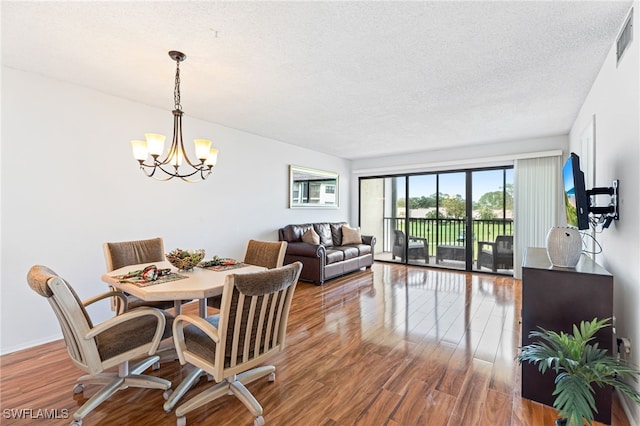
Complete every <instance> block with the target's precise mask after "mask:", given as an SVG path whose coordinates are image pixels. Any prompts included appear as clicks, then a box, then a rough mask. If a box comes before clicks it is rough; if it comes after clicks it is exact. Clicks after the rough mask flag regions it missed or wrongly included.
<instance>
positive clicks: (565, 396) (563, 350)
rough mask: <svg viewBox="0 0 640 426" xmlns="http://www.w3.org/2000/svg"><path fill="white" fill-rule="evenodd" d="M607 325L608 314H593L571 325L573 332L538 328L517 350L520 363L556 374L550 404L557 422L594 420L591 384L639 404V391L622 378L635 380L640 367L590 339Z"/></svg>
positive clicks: (578, 424)
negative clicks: (600, 316) (614, 390)
mask: <svg viewBox="0 0 640 426" xmlns="http://www.w3.org/2000/svg"><path fill="white" fill-rule="evenodd" d="M608 326H609V319H608V318H606V319H602V320H598V319H597V318H594V319H593V321H582V322H581V323H580V326H579V327H578V326H576V325H574V326H573V335H571V334H567V333H564V332H560V333H556V332H555V331H549V330H545V329H543V328H540V331H532V332H531V333H530V334H529V337H532V338H536V339H538V341H537V342H536V343H532V344H530V345H527V346H524V347H523V348H522V349H521V350H520V354H519V355H518V362H519V363H523V362H525V361H526V362H529V363H531V364H534V365H535V364H537V365H538V369H539V370H540V372H541V373H544V372H545V371H547V370H548V369H549V370H553V371H554V372H555V374H556V378H555V384H556V387H555V390H554V391H553V395H554V396H555V401H554V402H553V407H554V408H555V409H556V410H558V412H559V416H560V419H558V420H557V421H556V425H558V426H559V425H568V426H582V425H583V424H584V420H586V421H587V422H588V423H589V424H590V425H591V424H593V417H594V412H596V406H595V399H594V394H595V390H594V385H597V386H599V387H604V386H613V387H614V388H617V389H618V390H620V391H621V392H622V393H623V394H625V395H627V396H628V397H629V398H631V399H632V400H633V401H634V402H635V403H636V404H640V393H638V392H637V391H636V390H635V389H634V388H633V386H632V385H630V384H629V383H627V382H626V381H624V380H625V379H631V380H632V381H633V382H637V381H638V376H640V371H638V370H636V369H634V368H633V367H631V366H628V365H626V364H624V363H622V362H621V361H620V360H618V359H617V358H615V357H613V356H611V355H609V354H608V353H607V350H606V349H600V348H599V347H598V344H597V343H590V342H591V341H592V340H593V338H594V335H595V334H596V333H597V332H598V330H600V329H602V328H604V327H608Z"/></svg>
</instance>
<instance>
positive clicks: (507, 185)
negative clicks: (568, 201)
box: [360, 168, 513, 274]
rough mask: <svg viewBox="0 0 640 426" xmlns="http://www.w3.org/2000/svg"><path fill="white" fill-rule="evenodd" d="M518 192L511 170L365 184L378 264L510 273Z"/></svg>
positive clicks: (365, 221) (364, 206) (366, 219)
mask: <svg viewBox="0 0 640 426" xmlns="http://www.w3.org/2000/svg"><path fill="white" fill-rule="evenodd" d="M512 187H513V169H511V168H500V169H490V170H465V171H451V172H439V173H423V174H412V175H399V176H387V177H370V178H360V226H361V228H362V232H363V233H365V234H372V235H375V236H376V237H377V240H378V243H377V244H376V253H375V258H376V260H382V261H390V262H399V263H405V264H410V265H425V266H432V267H443V268H449V269H460V270H468V271H471V270H482V271H487V272H489V271H491V272H495V273H505V274H511V273H512V269H513V263H512V262H509V261H508V258H509V252H508V251H509V250H510V247H509V245H510V241H512V240H513V213H512V212H513V194H512ZM511 244H512V243H511ZM512 256H513V255H512V254H511V257H512Z"/></svg>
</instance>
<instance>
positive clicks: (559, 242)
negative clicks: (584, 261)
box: [547, 226, 582, 268]
mask: <svg viewBox="0 0 640 426" xmlns="http://www.w3.org/2000/svg"><path fill="white" fill-rule="evenodd" d="M580 254H582V238H581V236H580V232H578V230H577V229H575V228H570V227H561V226H554V227H552V228H551V229H549V232H548V233H547V255H548V256H549V260H550V261H551V264H552V265H553V266H559V267H561V268H575V267H576V265H577V264H578V261H579V260H580Z"/></svg>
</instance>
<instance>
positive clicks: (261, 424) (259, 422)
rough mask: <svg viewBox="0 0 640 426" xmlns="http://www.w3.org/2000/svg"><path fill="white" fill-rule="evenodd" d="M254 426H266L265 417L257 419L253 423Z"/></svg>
mask: <svg viewBox="0 0 640 426" xmlns="http://www.w3.org/2000/svg"><path fill="white" fill-rule="evenodd" d="M253 426H264V417H262V416H258V417H256V419H255V420H254V421H253Z"/></svg>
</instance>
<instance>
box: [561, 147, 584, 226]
mask: <svg viewBox="0 0 640 426" xmlns="http://www.w3.org/2000/svg"><path fill="white" fill-rule="evenodd" d="M562 180H563V182H564V204H565V211H566V214H567V225H569V226H574V227H576V228H578V229H589V197H588V196H587V191H586V189H585V187H584V173H582V170H580V157H578V155H577V154H575V153H573V152H572V153H571V155H569V158H568V159H567V162H566V163H564V167H563V168H562Z"/></svg>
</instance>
